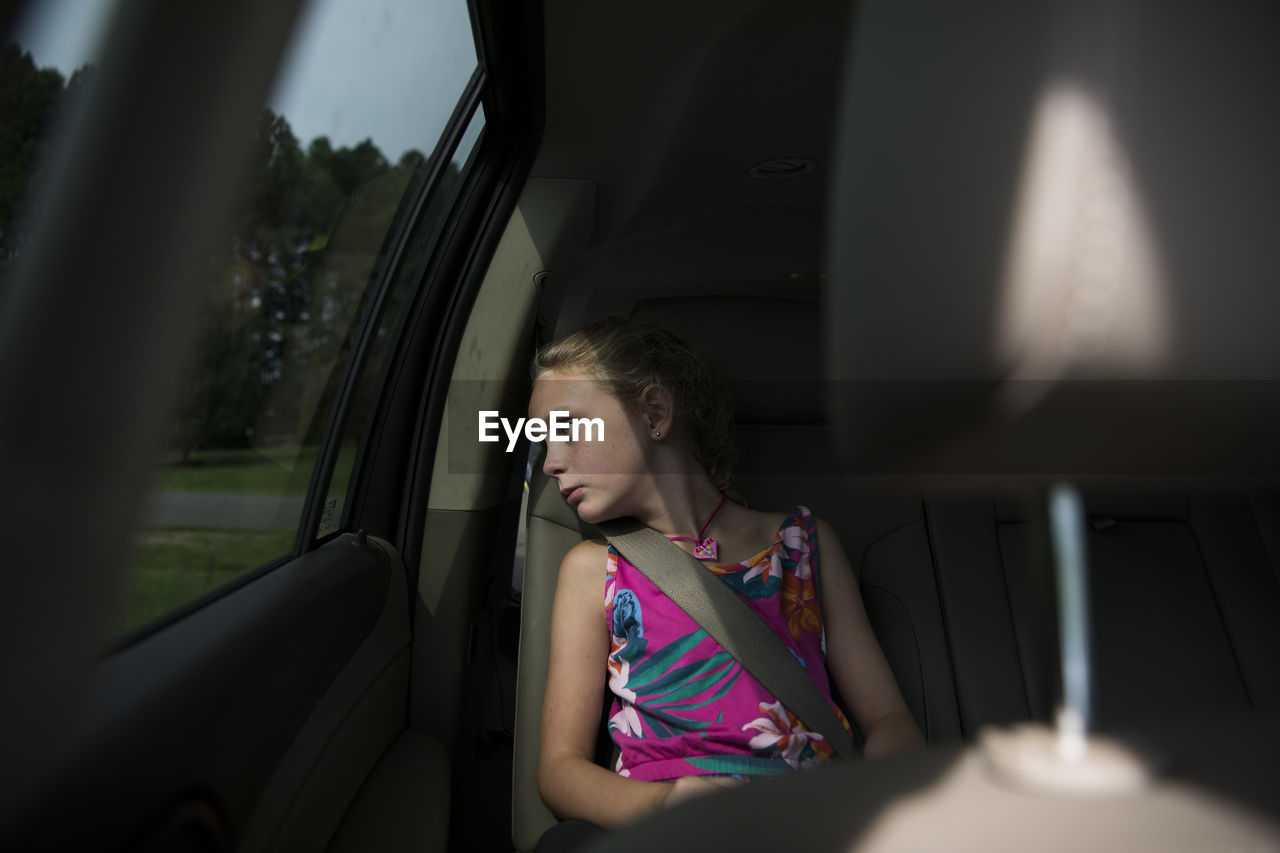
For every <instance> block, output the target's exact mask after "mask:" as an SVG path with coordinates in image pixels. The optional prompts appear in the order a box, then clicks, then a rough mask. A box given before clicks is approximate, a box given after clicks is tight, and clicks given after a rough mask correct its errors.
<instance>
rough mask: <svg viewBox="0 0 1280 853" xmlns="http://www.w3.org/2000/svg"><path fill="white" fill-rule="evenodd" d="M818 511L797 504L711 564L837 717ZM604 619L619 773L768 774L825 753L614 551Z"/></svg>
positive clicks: (818, 738)
mask: <svg viewBox="0 0 1280 853" xmlns="http://www.w3.org/2000/svg"><path fill="white" fill-rule="evenodd" d="M817 556H818V538H817V529H816V523H815V520H814V517H813V515H811V514H810V512H809V510H808V509H806V508H804V507H794V508H792V510H791V512H790V513H788V514H787V517H786V519H785V520H784V521H783V522H782V525H781V526H780V527H779V528H778V532H777V534H776V535H775V536H774V541H773V544H772V545H770V546H769V547H768V548H766V549H765V550H763V551H761V552H760V553H759V554H756V555H755V556H754V557H752V558H750V559H749V560H744V561H743V562H741V563H737V564H734V565H729V566H707V570H708V571H711V572H714V573H716V574H717V575H719V576H720V577H721V579H722V580H723V581H724V582H725V583H727V584H729V586H730V587H732V588H733V590H734V591H735V592H737V593H738V594H739V595H740V596H742V598H743V599H745V600H746V602H747V603H748V604H749V605H750V606H751V607H752V608H754V609H755V610H756V612H758V613H759V614H760V616H761V617H763V619H764V621H765V622H766V623H767V624H768V625H769V627H771V628H772V629H773V630H774V632H775V633H776V634H777V635H778V636H779V637H780V638H781V639H782V640H783V642H784V643H785V644H786V645H787V646H788V648H789V649H790V650H791V652H792V653H793V654H794V655H795V656H796V658H797V659H798V660H799V661H800V663H801V664H802V665H803V666H804V667H805V669H806V670H807V671H808V673H809V674H810V676H811V677H812V678H813V680H814V682H815V683H816V684H817V685H818V689H819V690H820V691H821V692H822V694H823V695H824V696H826V697H827V701H829V702H831V705H832V708H834V709H835V712H836V715H837V716H838V717H839V719H840V721H841V722H842V723H844V725H845V728H848V727H849V724H848V721H847V720H846V719H845V717H844V715H843V714H842V713H841V711H840V709H839V708H838V707H837V706H836V704H835V703H834V702H833V701H832V700H831V685H830V681H829V680H828V677H827V668H826V642H825V636H824V633H823V627H822V611H821V609H820V607H819V586H818V572H817ZM605 616H606V618H607V619H608V621H609V625H610V634H611V636H612V641H611V645H610V652H609V661H608V666H609V689H610V690H611V691H612V692H613V695H614V701H613V708H612V711H611V712H610V720H609V733H610V735H611V736H612V737H613V741H614V743H615V744H617V746H618V749H619V751H620V754H619V758H618V765H617V771H618V773H619V774H621V775H623V776H629V777H631V778H634V779H647V780H662V779H676V778H679V777H681V776H695V775H721V776H723V775H734V776H764V775H777V774H782V773H790V772H792V771H794V770H798V769H800V768H803V767H808V766H811V765H815V764H819V763H822V762H824V761H827V760H829V759H830V758H831V757H832V756H833V754H834V750H833V749H832V747H831V746H830V744H828V743H827V742H826V740H825V739H824V738H823V737H822V735H820V734H818V733H816V732H812V731H809V730H808V729H806V728H805V727H804V725H803V724H801V722H800V721H799V720H798V719H797V718H796V717H795V716H794V715H793V714H792V713H791V712H790V711H789V710H787V709H786V708H785V707H783V705H782V703H781V702H779V701H778V700H777V699H776V698H775V697H774V696H773V695H772V694H770V693H769V692H768V691H767V690H765V689H764V687H763V686H762V685H761V684H760V682H758V681H756V680H755V679H754V678H752V677H751V675H749V674H748V673H747V672H746V671H745V670H743V669H742V667H741V666H739V665H738V663H737V661H735V660H734V659H733V658H732V657H730V656H729V654H728V652H726V651H725V650H724V649H723V648H721V646H720V644H719V643H717V642H716V641H715V640H713V639H711V638H710V637H709V636H707V633H706V632H705V631H703V630H702V629H701V628H699V627H698V625H697V623H696V622H694V621H693V619H692V618H690V617H689V616H688V615H687V614H686V613H685V612H684V611H683V610H681V609H680V608H679V607H676V605H675V604H673V603H672V602H671V600H670V599H668V598H667V597H666V596H665V595H663V594H662V593H661V592H660V591H659V590H658V589H657V587H655V586H654V585H653V583H652V582H650V580H649V579H648V578H646V577H645V576H644V575H643V574H641V573H640V571H639V570H637V569H636V568H635V567H634V566H633V565H631V564H630V563H629V562H627V560H626V559H625V558H624V557H622V556H621V555H619V554H618V552H617V551H616V550H614V548H613V547H612V546H610V548H609V558H608V578H607V581H606V586H605Z"/></svg>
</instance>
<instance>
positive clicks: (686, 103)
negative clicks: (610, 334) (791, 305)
mask: <svg viewBox="0 0 1280 853" xmlns="http://www.w3.org/2000/svg"><path fill="white" fill-rule="evenodd" d="M848 20H849V4H848V3H846V2H819V3H813V2H810V3H804V4H792V3H785V2H776V0H764V2H754V3H742V2H735V0H715V2H699V3H676V2H670V0H666V2H661V3H649V4H643V5H639V6H625V5H624V6H618V5H617V4H600V3H595V2H585V0H552V2H549V3H547V4H546V7H545V22H544V26H545V45H546V126H545V133H544V137H543V143H542V147H541V149H540V151H539V154H538V158H537V160H536V162H535V164H534V168H533V172H532V176H531V177H533V178H544V179H570V180H576V181H587V182H590V183H591V184H592V185H593V186H594V190H595V206H594V227H593V229H592V232H591V236H590V238H589V239H588V241H587V244H586V249H585V252H584V253H583V255H582V257H581V258H578V259H568V260H569V261H570V263H569V264H567V265H566V264H564V263H561V264H560V265H559V266H558V268H557V270H556V272H557V273H559V272H561V271H564V270H566V269H568V275H569V277H570V278H571V279H572V280H573V283H572V284H571V285H570V286H571V287H578V288H582V287H587V288H591V289H593V290H595V291H596V297H595V302H594V303H593V306H594V307H593V308H592V309H591V311H590V313H595V314H602V313H610V312H612V311H616V310H619V309H624V310H625V308H626V307H627V306H628V304H629V303H630V302H633V301H634V300H635V299H636V298H641V297H646V296H655V295H665V294H677V293H689V292H691V291H693V292H701V293H715V292H731V293H765V294H776V293H786V294H788V295H791V296H803V297H805V298H816V294H817V286H818V281H819V276H818V273H819V272H820V270H821V269H822V266H823V260H822V251H823V239H822V238H823V222H824V219H825V205H826V189H827V186H828V183H829V179H830V172H829V168H830V162H831V157H830V151H831V144H832V139H831V138H832V132H833V126H834V117H835V103H836V98H837V94H838V92H837V87H838V82H837V81H839V79H840V77H841V74H840V68H841V64H842V61H843V48H844V44H845V42H846V38H847V35H848ZM776 158H809V159H812V160H813V161H815V168H814V169H813V170H812V171H810V172H808V173H807V174H803V175H800V176H797V177H788V178H766V179H760V178H753V177H750V176H749V175H748V170H749V169H750V168H751V167H752V166H753V165H755V164H758V163H761V162H763V161H768V160H772V159H776ZM561 260H564V259H561Z"/></svg>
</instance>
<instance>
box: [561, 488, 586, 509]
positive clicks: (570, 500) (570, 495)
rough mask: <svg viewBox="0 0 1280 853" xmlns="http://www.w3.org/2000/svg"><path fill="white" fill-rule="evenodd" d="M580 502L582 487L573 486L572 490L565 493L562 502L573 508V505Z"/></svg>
mask: <svg viewBox="0 0 1280 853" xmlns="http://www.w3.org/2000/svg"><path fill="white" fill-rule="evenodd" d="M580 500H582V486H574V487H573V488H572V489H570V490H569V491H568V492H566V493H565V496H564V501H565V503H567V504H568V505H569V506H573V505H574V504H575V503H577V502H578V501H580Z"/></svg>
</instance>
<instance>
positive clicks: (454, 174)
mask: <svg viewBox="0 0 1280 853" xmlns="http://www.w3.org/2000/svg"><path fill="white" fill-rule="evenodd" d="M483 129H484V108H483V107H477V109H476V113H475V115H473V116H472V117H471V120H470V121H469V122H468V123H467V129H466V131H465V132H464V133H463V135H462V138H461V139H460V140H459V142H458V147H457V148H456V149H455V150H454V152H453V156H452V157H451V158H450V160H449V163H448V164H447V165H446V167H445V169H444V172H443V173H442V174H441V176H440V182H439V184H437V185H436V187H435V188H434V189H433V191H432V195H431V197H430V198H428V199H427V204H426V209H425V211H424V213H423V215H422V217H421V219H419V221H418V222H417V224H416V225H415V226H414V233H413V235H412V237H411V239H410V241H409V245H408V247H407V249H406V251H405V255H404V258H403V259H402V261H401V264H400V268H399V270H398V271H397V273H396V276H395V279H394V281H393V284H392V286H391V288H390V289H389V290H388V292H387V297H386V304H385V306H384V308H383V311H382V314H381V317H380V318H379V319H378V321H377V322H378V326H377V331H376V332H375V335H374V338H373V340H372V342H371V346H370V350H369V356H368V358H367V359H366V361H365V364H364V367H363V370H362V375H361V378H360V381H359V382H358V383H357V384H356V386H355V392H354V394H353V396H352V400H351V406H350V408H349V410H348V411H347V414H346V416H345V421H344V424H343V430H342V437H341V442H342V443H341V446H340V449H339V451H338V459H337V463H336V465H335V468H334V472H333V475H332V478H331V480H330V482H329V488H328V491H327V494H326V496H325V504H324V510H323V513H322V515H321V517H320V524H319V529H318V531H317V534H316V535H317V536H318V537H324V536H327V535H329V534H330V533H333V532H335V531H337V530H339V529H340V528H341V526H342V525H343V524H345V523H346V517H345V513H344V510H345V505H346V495H347V489H348V486H349V484H350V479H351V474H352V471H353V469H354V466H355V459H356V453H357V451H358V450H359V447H360V443H361V441H362V440H363V439H364V436H365V432H366V430H367V429H368V427H369V420H370V418H371V417H372V416H373V402H374V399H375V397H374V395H375V392H376V391H377V390H378V389H379V388H380V387H381V385H382V383H381V381H380V380H381V378H382V375H383V371H385V370H386V368H387V357H388V355H389V354H390V352H391V347H390V342H391V340H392V337H393V332H394V330H395V325H396V322H397V321H398V319H399V317H400V315H401V313H402V312H401V309H402V308H404V307H405V302H406V299H407V297H408V295H409V293H410V292H411V290H412V288H413V285H414V284H416V283H417V281H418V280H419V279H420V278H421V277H422V274H423V270H424V267H425V265H426V262H427V260H428V258H429V257H430V253H431V249H432V247H433V245H434V241H435V238H436V237H437V235H438V234H439V226H440V224H441V223H442V222H443V220H444V217H445V215H446V213H447V212H448V210H449V208H450V207H451V206H452V203H453V200H454V196H455V194H456V193H455V190H457V188H458V185H459V182H460V180H461V176H462V173H463V171H464V170H465V168H466V165H467V162H468V160H469V159H470V157H471V155H472V154H473V153H474V151H475V149H476V146H477V144H478V143H479V140H480V132H481V131H482V130H483Z"/></svg>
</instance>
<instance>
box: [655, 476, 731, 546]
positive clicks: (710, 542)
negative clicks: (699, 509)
mask: <svg viewBox="0 0 1280 853" xmlns="http://www.w3.org/2000/svg"><path fill="white" fill-rule="evenodd" d="M724 502H725V493H724V492H721V493H720V503H718V504H716V508H715V509H713V510H712V511H711V515H710V516H709V517H708V518H707V521H706V523H705V524H703V525H702V529H701V530H699V531H698V535H697V537H696V538H695V537H693V536H668V537H667V538H668V539H670V540H671V541H672V542H692V543H693V556H695V557H697V558H698V559H699V560H714V559H715V558H716V550H717V549H716V540H715V537H713V536H708V537H706V538H705V539H704V538H703V534H704V533H706V532H707V528H708V527H710V526H711V522H712V521H714V520H715V517H716V516H717V515H719V514H720V508H721V507H723V506H724Z"/></svg>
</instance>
